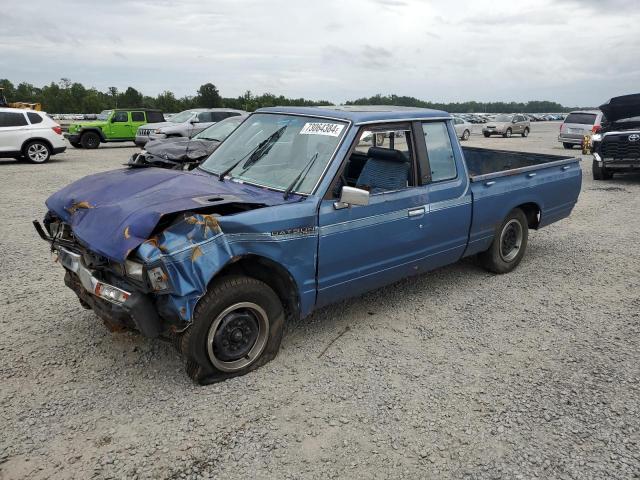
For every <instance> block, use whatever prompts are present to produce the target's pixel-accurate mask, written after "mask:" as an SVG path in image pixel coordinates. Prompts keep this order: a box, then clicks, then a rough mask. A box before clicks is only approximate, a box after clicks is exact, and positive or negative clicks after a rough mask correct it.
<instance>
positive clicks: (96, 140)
mask: <svg viewBox="0 0 640 480" xmlns="http://www.w3.org/2000/svg"><path fill="white" fill-rule="evenodd" d="M80 144H81V145H82V148H86V149H88V150H93V149H96V148H98V147H99V146H100V135H98V134H97V133H96V132H84V133H83V134H82V137H80Z"/></svg>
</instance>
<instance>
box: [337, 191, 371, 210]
mask: <svg viewBox="0 0 640 480" xmlns="http://www.w3.org/2000/svg"><path fill="white" fill-rule="evenodd" d="M349 205H369V192H368V191H367V190H363V189H362V188H355V187H348V186H346V185H345V186H344V187H342V190H341V191H340V200H339V201H338V202H336V203H335V204H334V206H335V207H336V208H337V209H340V208H346V207H348V206H349Z"/></svg>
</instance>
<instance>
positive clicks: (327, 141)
mask: <svg viewBox="0 0 640 480" xmlns="http://www.w3.org/2000/svg"><path fill="white" fill-rule="evenodd" d="M346 126H347V123H346V122H342V121H339V120H327V119H322V118H314V117H302V116H294V115H284V114H271V113H256V114H253V115H252V116H251V117H249V118H248V119H247V120H246V121H245V122H243V123H242V124H241V125H240V126H239V127H238V128H237V129H236V130H235V131H234V132H233V133H232V134H231V135H229V137H228V138H227V139H226V140H225V141H224V143H222V144H221V145H220V147H219V148H218V149H217V150H216V151H215V152H213V153H212V154H211V156H210V157H209V158H208V159H207V160H205V162H204V163H203V164H202V165H201V168H202V169H203V170H205V171H207V172H210V173H213V174H216V175H220V174H221V173H223V172H226V171H227V170H228V169H229V168H230V167H231V166H233V165H234V164H235V163H237V162H239V163H238V164H237V165H235V166H234V167H233V168H232V169H231V170H228V172H227V173H228V175H230V176H231V178H232V179H234V180H236V181H241V182H244V183H251V184H254V185H258V186H263V187H268V188H273V189H275V190H281V191H285V190H286V189H287V188H288V187H289V186H290V185H291V183H292V182H293V181H294V179H296V178H298V176H300V177H299V178H298V180H297V181H296V182H295V183H296V187H297V188H296V192H297V193H306V194H308V193H311V192H312V191H313V189H314V187H315V185H316V183H317V182H318V180H319V179H320V177H321V176H322V173H323V172H324V170H325V168H326V166H327V164H328V163H329V161H330V160H331V157H332V156H333V154H334V152H335V151H336V149H337V147H338V144H339V143H340V140H341V139H342V137H343V136H344V134H345V132H346V130H347V129H346ZM316 153H317V157H316V158H314V161H313V162H312V164H311V165H310V166H309V163H310V162H309V159H310V158H312V157H313V156H314V155H316ZM305 167H307V168H305ZM301 172H303V173H302V175H301Z"/></svg>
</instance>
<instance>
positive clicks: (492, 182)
mask: <svg viewBox="0 0 640 480" xmlns="http://www.w3.org/2000/svg"><path fill="white" fill-rule="evenodd" d="M484 184H485V185H486V186H487V187H490V186H491V185H495V184H496V182H494V181H493V180H491V181H490V182H484Z"/></svg>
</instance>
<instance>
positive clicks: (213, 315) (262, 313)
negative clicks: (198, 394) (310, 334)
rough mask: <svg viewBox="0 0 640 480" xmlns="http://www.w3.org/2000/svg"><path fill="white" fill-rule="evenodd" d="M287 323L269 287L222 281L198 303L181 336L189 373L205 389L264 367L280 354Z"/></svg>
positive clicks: (251, 280) (237, 279) (232, 279)
mask: <svg viewBox="0 0 640 480" xmlns="http://www.w3.org/2000/svg"><path fill="white" fill-rule="evenodd" d="M284 320H285V312H284V308H283V306H282V302H281V301H280V299H279V298H278V296H277V295H276V293H275V292H274V291H273V290H272V289H271V288H270V287H269V286H268V285H267V284H266V283H264V282H261V281H260V280H257V279H255V278H251V277H246V276H236V275H234V276H228V277H222V278H220V279H219V280H217V281H215V282H214V283H213V284H212V285H211V286H210V287H209V290H208V291H207V293H206V294H205V295H204V296H203V297H202V298H201V299H200V301H199V302H198V305H197V306H196V308H195V312H194V316H193V322H192V324H191V326H190V327H189V328H188V330H187V331H186V332H185V333H184V334H183V336H182V341H181V350H182V353H183V355H184V356H185V358H186V371H187V374H188V375H189V376H190V377H191V378H192V379H193V380H194V381H196V382H197V383H199V384H200V385H207V384H210V383H215V382H219V381H222V380H226V379H227V378H231V377H236V376H239V375H244V374H246V373H248V372H250V371H252V370H255V369H256V368H258V367H260V366H262V365H264V364H265V363H267V362H269V361H271V360H272V359H274V358H275V356H276V355H277V354H278V350H279V348H280V342H281V341H282V334H283V332H284ZM254 337H255V338H254Z"/></svg>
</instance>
